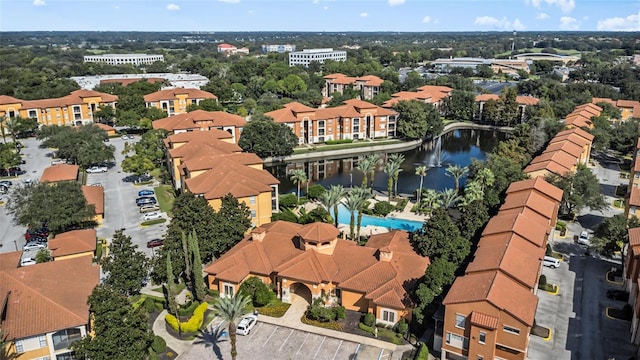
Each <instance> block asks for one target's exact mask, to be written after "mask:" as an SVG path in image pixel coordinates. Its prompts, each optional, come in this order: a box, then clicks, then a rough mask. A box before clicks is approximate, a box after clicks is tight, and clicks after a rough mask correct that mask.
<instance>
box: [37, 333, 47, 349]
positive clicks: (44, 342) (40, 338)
mask: <svg viewBox="0 0 640 360" xmlns="http://www.w3.org/2000/svg"><path fill="white" fill-rule="evenodd" d="M38 341H40V347H41V348H43V347H46V346H47V337H46V336H44V335H40V336H38Z"/></svg>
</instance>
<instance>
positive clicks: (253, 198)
mask: <svg viewBox="0 0 640 360" xmlns="http://www.w3.org/2000/svg"><path fill="white" fill-rule="evenodd" d="M255 203H256V197H255V196H251V197H249V204H251V205H253V204H255Z"/></svg>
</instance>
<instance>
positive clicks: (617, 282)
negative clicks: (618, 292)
mask: <svg viewBox="0 0 640 360" xmlns="http://www.w3.org/2000/svg"><path fill="white" fill-rule="evenodd" d="M610 273H612V271H607V273H606V274H604V279H605V280H606V281H607V282H608V283H609V284H614V285H624V283H623V282H619V281H611V280H609V274H610Z"/></svg>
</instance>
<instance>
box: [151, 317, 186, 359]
mask: <svg viewBox="0 0 640 360" xmlns="http://www.w3.org/2000/svg"><path fill="white" fill-rule="evenodd" d="M166 315H167V310H163V311H162V312H161V313H160V315H158V317H157V318H156V321H154V322H153V333H154V334H156V335H157V336H160V337H161V338H163V339H164V340H165V341H166V342H167V346H168V347H170V348H171V349H172V350H173V351H174V352H175V353H176V355H180V354H182V353H184V352H185V351H187V349H189V347H190V346H191V343H192V342H193V341H192V340H191V341H185V340H178V339H176V338H175V337H173V336H172V335H171V334H169V333H168V332H167V328H166V325H165V321H164V317H165V316H166Z"/></svg>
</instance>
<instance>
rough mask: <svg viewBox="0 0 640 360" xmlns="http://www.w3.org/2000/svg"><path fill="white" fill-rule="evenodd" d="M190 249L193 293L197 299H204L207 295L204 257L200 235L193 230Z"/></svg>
mask: <svg viewBox="0 0 640 360" xmlns="http://www.w3.org/2000/svg"><path fill="white" fill-rule="evenodd" d="M188 243H189V249H190V253H191V263H192V264H193V265H192V267H191V268H192V271H193V273H192V275H191V279H192V282H193V285H192V288H193V291H192V292H193V294H194V295H195V298H196V300H198V301H204V298H205V296H206V295H207V286H206V284H205V283H204V277H203V273H202V259H201V258H200V246H199V245H198V237H197V235H196V234H195V232H192V233H191V234H190V235H189V238H188Z"/></svg>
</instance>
